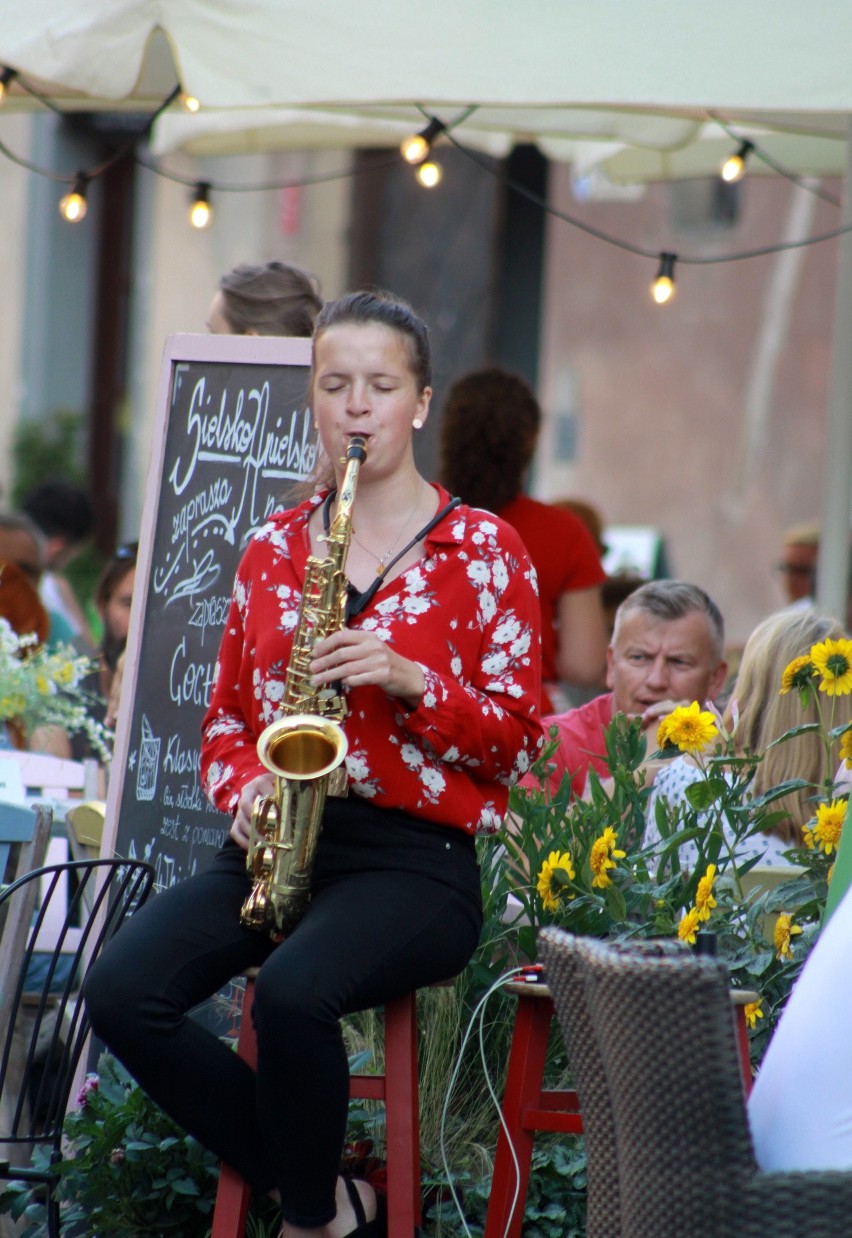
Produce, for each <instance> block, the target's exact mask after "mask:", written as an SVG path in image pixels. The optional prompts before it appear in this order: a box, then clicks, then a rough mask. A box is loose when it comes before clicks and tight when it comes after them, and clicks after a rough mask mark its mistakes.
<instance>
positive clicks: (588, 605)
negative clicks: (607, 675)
mask: <svg viewBox="0 0 852 1238" xmlns="http://www.w3.org/2000/svg"><path fill="white" fill-rule="evenodd" d="M540 425H541V409H540V407H539V404H538V401H537V400H536V398H535V395H534V394H533V392H532V390H531V389H530V387H529V386H528V385H527V383H526V382H524V380H523V379H522V378H521V377H519V376H518V375H516V374H510V373H508V372H507V371H505V370H501V369H497V368H493V369H487V370H480V371H477V372H476V373H473V374H467V375H466V376H465V377H464V378H460V379H459V380H458V381H457V382H455V383H454V384H453V386H452V387H451V388H450V391H449V393H448V395H447V398H446V401H445V404H444V409H443V414H442V419H441V480H442V481H443V483H444V485H445V486H446V487H447V489H448V490H449V491H450V493H451V494H456V495H459V497H460V498H461V499H462V500H463V501H464V502H465V503H468V504H469V505H470V506H471V507H479V508H484V509H485V510H486V511H491V512H494V513H496V515H498V516H500V517H501V519H503V520H505V521H506V522H507V523H508V524H510V525H512V527H513V528H514V529H516V530H517V532H518V533H520V535H521V539H522V541H523V543H524V545H525V546H526V548H527V553H528V554H529V556H530V559H531V560H532V563H533V567H534V568H535V570H536V575H537V577H538V596H539V604H540V606H541V659H542V710H543V712H547V711H551V710H552V709H553V708H554V707H555V699H554V694H555V693H557V692H558V690H559V684H560V683H569V684H577V685H579V686H582V687H595V688H597V687H600V686H602V684H603V673H604V663H605V657H606V629H605V626H604V616H603V606H602V603H601V588H600V587H601V583H602V581H603V579H604V571H603V568H602V566H601V560H600V553H599V551H598V547H597V545H596V543H595V541H594V539H593V538H592V535H591V534H590V533H589V530H588V529H587V528H586V526H585V524H584V523H583V521H582V520H581V519H580V518H579V516H577V515H575V514H574V512H571V511H566V510H564V509H563V508H561V507H557V506H551V505H549V504H547V503H540V502H538V501H537V500H536V499H531V498H530V497H529V496H528V495H526V494H524V493H523V487H524V484H525V482H526V480H527V474H528V472H529V467H530V462H531V461H532V457H533V453H534V452H535V446H536V441H537V438H538V433H539V428H540Z"/></svg>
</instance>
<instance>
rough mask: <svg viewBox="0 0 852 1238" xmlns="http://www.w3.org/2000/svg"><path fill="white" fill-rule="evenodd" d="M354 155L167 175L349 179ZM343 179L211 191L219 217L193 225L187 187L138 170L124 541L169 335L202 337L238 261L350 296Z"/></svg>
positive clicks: (137, 503) (253, 158)
mask: <svg viewBox="0 0 852 1238" xmlns="http://www.w3.org/2000/svg"><path fill="white" fill-rule="evenodd" d="M350 161H351V155H350V154H349V153H348V152H340V153H339V152H336V151H323V152H298V153H288V154H272V155H247V156H242V157H239V158H235V157H233V158H228V159H224V158H223V159H206V160H204V161H203V163H199V162H198V161H195V160H192V159H189V158H186V157H183V158H182V157H180V156H173V157H170V159H169V160H168V166H169V168H170V170H171V171H173V172H175V173H177V174H179V175H181V176H184V177H186V178H187V179H188V180H191V181H196V180H210V181H212V182H214V184H215V183H217V182H219V183H221V184H228V185H259V184H270V183H272V184H280V183H281V182H284V181H295V180H299V179H302V178H308V177H319V176H322V175H324V174H334V173H338V172H341V173H345V172H346V171H347V170H348V169H349V167H350ZM350 191H351V181H350V179H349V178H348V177H347V176H345V175H344V176H342V177H341V178H340V179H332V180H329V181H325V182H323V183H321V184H318V185H313V186H306V187H304V188H298V189H284V190H265V191H263V192H253V193H237V192H227V193H226V192H215V191H214V193H213V195H212V199H211V200H212V205H213V212H214V213H213V218H212V221H211V223H210V225H209V226H208V227H207V228H205V229H203V230H198V229H195V228H192V227H191V226H190V224H189V222H188V211H189V199H190V196H191V194H190V190H189V189H187V187H186V186H185V185H183V184H177V183H175V182H173V181H169V180H166V179H164V178H162V177H160V176H155V175H153V174H152V173H148V172H146V173H142V174H141V179H140V186H139V206H138V210H137V217H138V226H137V238H136V263H135V267H136V287H135V291H134V303H133V309H132V328H131V358H130V399H129V403H128V408H127V410H126V413H125V418H124V426H123V429H124V432H125V452H124V466H123V481H122V502H121V517H120V521H121V535H122V536H123V537H126V538H129V537H134V536H136V533H137V531H138V529H139V525H140V523H141V517H142V506H143V499H144V493H145V481H146V475H147V462H148V460H149V459H150V457H151V436H152V433H153V427H154V423H155V418H156V410H157V393H158V386H159V381H160V373H161V368H162V357H163V349H164V346H165V342H166V339H167V337H168V336H169V335H171V334H174V333H183V332H203V331H204V330H205V321H206V318H207V311H208V309H209V306H210V302H211V300H212V298H213V296H214V294H215V292H216V286H217V283H218V280H219V277H220V276H221V275H222V274H223V272H225V271H227V270H230V268H231V267H233V266H235V265H236V264H237V263H239V262H267V261H271V260H272V259H278V260H279V261H282V262H292V263H294V264H296V265H298V266H301V267H303V268H304V269H306V270H308V271H311V272H312V273H313V274H314V275H316V276H317V278H318V279H319V281H320V285H321V292H322V295H323V296H325V297H333V296H336V295H339V293H340V292H342V291H344V286H345V282H346V275H347V263H348V230H349V195H350Z"/></svg>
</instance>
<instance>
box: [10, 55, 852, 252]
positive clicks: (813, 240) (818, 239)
mask: <svg viewBox="0 0 852 1238" xmlns="http://www.w3.org/2000/svg"><path fill="white" fill-rule="evenodd" d="M7 69H8V66H0V78H2V76H3V74H5V73H6V71H7ZM8 71H9V72H10V73H11V74H13V75H14V81H15V82H16V83H18V84H19V85H20V86H21V87H22V88H23V89H25V90H26V91H27V92H28V93H29V94H31V95H32V96H33V97H34V98H36V99H38V100H39V101H40V102H41V103H43V104H44V106H45V107H47V108H49V109H51V110H52V111H54V112H55V113H57V114H58V115H60V116H62V117H64V118H66V119H67V120H69V121H71V122H72V123H73V121H74V120H75V117H74V115H73V113H71V114H69V113H67V112H63V111H62V109H61V108H59V107H58V106H57V105H56V104H55V103H53V101H52V100H51V99H49V98H48V97H47V96H45V95H44V94H43V93H42V92H40V91H39V90H37V89H36V88H35V87H34V86H32V84H31V83H29V82H27V81H26V80H25V79H24V78H23V77H22V76H21V75H20V73H18V72H17V71H15V70H11V69H10V70H8ZM8 80H9V81H11V80H12V78H9V79H8ZM182 95H183V91H182V89H181V87H180V85H179V84H177V85H176V86H175V87H174V89H173V90H172V91H171V92H170V93H169V94H168V95H167V96H166V98H165V99H164V100H163V102H162V103H161V104H160V105H159V106H158V107H157V108H156V109H155V111H154V112H152V114H151V115H150V116H149V117H148V119H147V121H146V123H145V125H144V127H143V129H142V131H141V133H139V134H137V135H136V136H134V137H133V138H132V139H131V140H130V141H128V142H127V143H125V144H123V145H122V146H121V147H119V148H118V149H116V150H115V151H114V152H113V153H112V154H111V155H110V156H109V157H108V158H107V159H106V160H105V161H104V162H103V163H101V164H99V165H98V166H96V167H95V168H90V169H78V170H77V171H76V172H75V173H73V174H70V175H69V174H67V173H57V172H54V171H51V170H49V169H45V168H41V167H38V166H36V165H35V164H34V163H32V162H30V161H29V160H27V159H24V158H22V157H21V156H19V155H17V154H15V153H14V152H13V151H11V150H10V149H9V147H8V146H6V144H5V143H4V142H2V140H0V154H2V155H4V156H5V157H6V158H8V159H10V160H11V161H12V162H14V163H16V164H17V165H18V166H20V167H22V168H24V169H26V170H27V171H30V172H33V173H35V174H37V175H40V176H45V177H47V178H48V179H50V180H53V181H57V182H62V183H64V184H68V185H73V183H74V181H75V180H76V179H77V178H78V177H79V176H83V177H84V178H85V181H86V183H87V184H88V182H90V181H91V180H94V179H96V178H97V177H98V176H100V175H102V174H103V173H104V172H105V171H106V170H107V168H109V167H111V166H112V164H113V163H115V162H117V161H118V160H119V159H121V158H122V157H123V156H124V155H127V154H132V156H133V158H134V159H135V160H136V162H137V163H138V164H139V165H140V166H142V167H145V168H146V169H147V170H149V171H150V172H152V173H154V174H155V175H157V176H161V177H164V178H165V179H167V180H171V181H174V182H177V183H179V184H184V185H186V186H187V187H188V188H190V189H192V188H195V187H197V186H198V184H199V183H200V182H199V180H198V178H197V177H188V176H181V175H179V174H177V173H174V172H171V171H169V170H168V169H167V168H165V167H163V166H162V164H160V163H158V162H156V161H155V160H153V159H148V158H145V157H144V156H143V155H142V154H141V153H140V152H139V150H138V143H139V142H140V141H141V140H142V139H144V138H145V137H146V136H147V135H148V134H149V133H150V130H151V127H152V126H153V124H154V122H155V121H156V119H157V117H158V116H160V114H161V113H162V112H164V111H165V110H166V108H168V107H170V106H171V105H172V103H174V101H175V100H176V99H179V98H181V97H182ZM416 106H417V108H418V110H419V111H420V113H421V115H423V117H424V119H425V120H426V122H427V123H426V128H425V129H424V130H423V133H424V134H425V133H426V132H428V131H429V130H430V129H433V130H434V132H435V134H436V135H437V134H440V136H441V137H442V138H443V139H444V140H446V141H447V142H449V143H450V144H451V145H452V146H454V147H455V149H456V150H458V151H459V152H460V153H461V154H462V155H464V157H465V158H467V159H468V160H470V161H472V162H473V163H475V164H476V165H477V166H478V167H479V168H480V169H481V170H482V171H484V172H485V173H486V174H487V175H489V176H492V177H497V178H499V179H500V180H501V181H502V182H503V184H505V186H506V187H507V188H508V189H510V190H511V191H512V192H514V193H517V194H519V195H520V196H521V197H523V198H525V199H526V200H527V201H528V202H531V203H532V204H533V205H535V206H537V207H538V208H539V209H540V210H541V211H543V212H544V213H545V214H547V215H550V216H551V217H553V218H555V219H559V220H561V221H562V222H563V223H567V224H569V225H570V226H571V227H574V228H577V229H578V230H579V231H581V232H585V233H586V234H587V235H589V236H592V237H595V238H596V239H597V240H600V241H603V242H604V243H606V244H608V245H613V246H615V247H616V248H618V249H621V250H623V251H624V252H626V253H631V254H634V255H635V256H636V257H639V258H645V259H648V260H651V261H655V262H659V261H660V259H661V256H662V253H663V252H668V251H660V250H659V249H651V248H649V247H647V246H643V245H636V244H634V243H633V242H631V241H628V240H625V239H624V238H623V237H619V236H615V235H613V234H612V233H609V232H607V231H606V230H604V229H602V228H598V227H596V226H595V225H594V224H591V223H588V222H587V221H586V220H583V219H580V218H579V217H578V216H576V215H573V214H571V213H570V212H568V211H565V210H562V209H560V208H558V207H555V206H552V205H551V204H550V203H549V202H547V200H546V199H544V198H543V197H542V196H541V195H540V194H538V193H536V192H535V191H534V190H532V189H529V188H528V187H527V186H526V185H523V184H521V183H520V182H518V181H516V180H515V179H514V178H512V177H507V176H505V175H504V173H503V172H502V171H500V170H499V169H495V168H493V167H492V166H490V165H489V163H488V161H487V160H486V159H485V158H483V157H482V156H480V155H479V154H478V153H477V152H475V151H473V150H471V149H470V148H469V147H468V146H466V145H465V144H464V143H463V142H461V141H459V139H458V138H457V137H456V136H455V134H454V133H453V130H454V129H455V128H457V127H458V126H460V125H461V124H462V123H463V121H464V120H466V119H467V118H468V117H469V116H470V115H471V114H472V113H473V112H475V111H476V110H477V105H475V104H473V105H471V106H469V107H467V108H465V109H464V110H463V111H462V112H461V113H460V114H459V115H458V116H457V117H456V118H455V119H454V120H451V121H442V120H440V119H439V118H438V117H436V116H432V115H430V114H429V113H428V112H427V111H426V109H425V108H424V107H423V106H422V105H421V104H417V105H416ZM707 115H708V117H709V118H710V119H712V120H715V121H716V123H718V124H720V125H722V127H725V126H726V122H725V121H724V120H723V119H722V118H720V117H719V116H717V115H716V114H714V113H712V112H708V113H707ZM727 131H730V132H731V136H732V139H733V140H736V139H737V135H736V134H735V133H734V132H733V130H730V127H727V128H726V132H727ZM740 140H742V139H740ZM750 153H751V154H752V156H753V157H755V158H759V159H762V160H763V161H764V162H766V163H767V165H768V166H770V167H772V168H773V170H775V171H778V173H779V175H783V176H787V177H788V179H790V180H792V181H793V182H794V183H796V184H798V185H801V186H802V187H803V188H805V189H807V190H809V191H810V192H813V193H817V194H818V196H820V197H822V198H824V200H825V201H827V202H830V203H831V204H832V205H834V206H839V205H840V203H839V202H837V201H836V199H834V198H833V197H831V196H830V195H827V194H825V193H824V192H821V191H819V190H818V189H817V188H816V187H815V186H813V185H812V184H809V182H808V179H807V178H803V177H797V176H795V175H794V174H792V173H789V171H788V170H786V169H783V168H782V167H781V165H779V164H777V163H776V162H775V161H773V160H771V159H770V157H769V156H768V155H767V154H766V152H765V151H762V150H761V149H760V147H759V145H757V144H756V143H755V144H754V149H753V151H752V152H750ZM398 158H399V156H398V154H395V155H392V156H389V158H388V160H387V164H384V163H383V162H382V163H376V164H373V165H371V166H370V167H356V168H351V167H350V168H348V169H346V170H345V171H341V172H331V173H323V174H319V175H316V176H308V177H299V178H297V179H291V180H283V181H270V182H263V183H260V184H253V185H245V184H240V185H236V184H227V183H220V182H218V181H210V182H206V183H207V184H208V185H209V192H210V193H211V194H214V193H219V192H223V193H250V192H264V191H269V190H277V189H290V188H300V187H303V186H309V185H315V184H321V183H326V182H331V181H335V180H343V179H351V178H353V177H355V176H358V175H361V174H364V173H366V172H373V171H376V170H380V169H381V168H382V167H384V166H390V165H391V164H395V163H396V162H397V161H398ZM850 231H852V223H848V224H842V225H840V226H839V227H837V228H831V229H829V230H827V231H825V232H821V233H817V234H814V235H812V236H808V237H803V238H802V239H801V240H792V241H790V240H788V241H779V242H776V243H774V244H770V245H761V246H756V247H754V248H752V249H746V250H739V251H735V252H732V253H726V254H715V255H698V254H688V253H687V254H684V253H679V254H678V255H677V261H678V262H679V263H681V264H682V265H686V266H709V265H714V264H719V263H724V262H739V261H743V260H745V259H747V258H760V257H768V256H771V255H772V254H777V253H783V252H785V251H786V250H789V249H803V248H806V247H807V246H810V245H818V244H821V243H822V242H823V241H829V240H833V239H835V238H836V237H840V236H843V235H844V234H845V233H847V232H850Z"/></svg>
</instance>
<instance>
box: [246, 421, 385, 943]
mask: <svg viewBox="0 0 852 1238" xmlns="http://www.w3.org/2000/svg"><path fill="white" fill-rule="evenodd" d="M366 458H367V452H366V444H365V440H364V439H363V438H361V437H360V436H359V435H354V436H353V437H352V438H351V439H350V441H349V447H348V449H347V451H346V457H345V463H346V472H345V474H344V477H343V484H342V486H341V488H340V494H339V496H338V501H337V513H336V515H335V517H334V520H333V522H332V525H331V528H330V529H329V532H328V537H327V539H326V540H327V543H328V554H327V555H326V557H325V558H324V559H318V558H317V557H316V556H315V555H310V556H309V558H308V562H307V567H306V571H305V587H304V590H303V592H302V601H301V605H300V606H299V616H298V620H297V623H296V632H295V635H294V637H293V647H292V649H291V651H290V662H289V664H288V666H287V676H286V679H285V682H284V696H283V699H282V705H281V712H282V716H281V717H280V718H278V719H277V720H276V721H275V722H272V723H270V725H269V726H268V727H267V728H266V729H265V730H264V731H263V732H262V734H261V736H260V738H259V739H258V741H257V755H258V756H259V758H260V760H261V761H262V763H263V764H264V765H265V766H266V768H267V769H268V770H269V771H270V772H271V773H273V774H274V775H275V778H276V783H275V791H274V793H273V794H272V795H268V796H258V798H257V799H256V800H255V802H254V807H253V810H252V815H251V830H250V835H249V846H248V855H247V856H246V867H247V868H248V870H249V872H250V873H251V874H252V877H253V878H254V887H253V889H252V891H251V894H249V896H248V898H247V899H246V901H245V902H244V903H243V906H242V910H241V912H240V920H241V922H242V923H243V924H244V925H245V926H246V928H253V929H265V930H266V931H267V932H268V933H269V934H270V936H271V937H273V938H274V939H275V940H280V939H281V938H283V937H285V936H286V935H287V933H288V932H290V931H291V930H292V929H293V928H295V926H296V925H297V924H298V922H299V920H301V918H302V916H303V915H304V914H305V910H306V908H307V905H308V900H309V899H310V896H311V873H312V871H313V865H314V856H315V854H316V849H317V842H318V841H319V834H320V829H321V827H322V814H323V808H324V807H325V800H326V796H327V795H328V794H329V792H331V794H332V795H334V794H341V793H342V794H345V787H346V772H345V770H344V769H343V768H342V765H343V759H344V757H345V756H346V751H347V746H348V745H347V741H346V736H345V735H344V733H343V728H342V727H341V726H340V722H341V721H342V719H343V718H344V717H345V716H346V702H345V701H344V699H343V696H342V695H341V693H340V692H338V691H336V690H335V689H334V688H333V687H332V686H331V685H324V686H322V687H315V686H314V685H313V684H312V683H311V670H310V663H311V658H312V656H313V649H314V645H315V644H316V642H317V641H318V640H321V639H322V638H323V637H325V636H330V635H331V633H332V632H339V631H340V629H341V628H342V627H343V626H344V623H345V609H346V577H345V575H344V566H345V564H346V555H347V552H348V550H349V542H350V540H351V537H352V504H353V502H354V501H355V487H356V484H357V481H358V470H359V469H360V467H361V465H362V463H363V462H364V460H366Z"/></svg>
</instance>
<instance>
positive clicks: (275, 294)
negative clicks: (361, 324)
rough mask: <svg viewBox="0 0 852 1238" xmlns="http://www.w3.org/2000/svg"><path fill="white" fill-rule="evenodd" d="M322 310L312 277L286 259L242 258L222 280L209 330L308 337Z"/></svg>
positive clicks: (209, 319) (315, 282) (215, 333)
mask: <svg viewBox="0 0 852 1238" xmlns="http://www.w3.org/2000/svg"><path fill="white" fill-rule="evenodd" d="M321 309H322V301H321V300H320V296H319V285H318V284H317V281H316V280H315V279H314V277H313V275H308V273H307V272H306V271H300V270H299V268H298V267H293V266H287V265H286V264H285V263H283V262H265V263H263V264H262V265H260V266H252V265H250V264H249V263H247V262H244V263H241V264H240V265H239V266H236V267H234V269H233V270H232V271H228V272H227V273H226V274H225V275H223V276H222V278H221V279H220V280H219V291H218V292H217V293H216V295H215V297H214V298H213V303H212V304H211V306H210V310H209V312H208V314H207V330H208V331H209V332H210V334H211V335H296V336H305V335H310V334H311V333H312V331H313V329H314V319H315V318H316V316H317V314H318V313H319V312H320V310H321Z"/></svg>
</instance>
